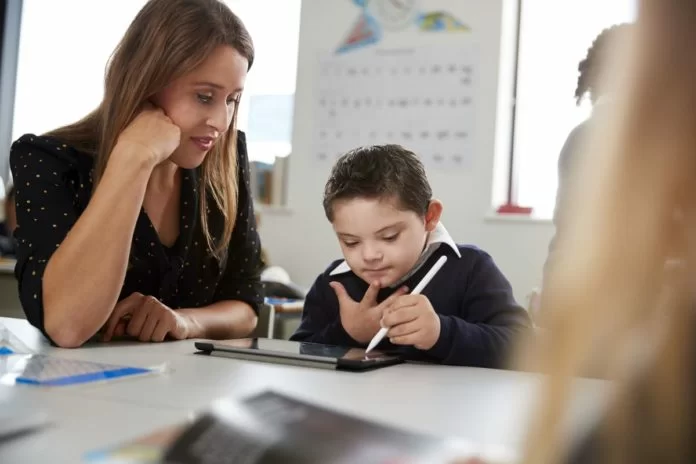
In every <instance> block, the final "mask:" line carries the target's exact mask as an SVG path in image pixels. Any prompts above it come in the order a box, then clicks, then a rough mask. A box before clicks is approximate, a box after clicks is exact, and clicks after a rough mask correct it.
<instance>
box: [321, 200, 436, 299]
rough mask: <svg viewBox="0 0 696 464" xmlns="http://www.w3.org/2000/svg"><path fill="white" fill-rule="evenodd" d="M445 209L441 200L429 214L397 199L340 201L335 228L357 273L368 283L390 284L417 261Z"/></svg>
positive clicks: (347, 258) (432, 205) (334, 213)
mask: <svg viewBox="0 0 696 464" xmlns="http://www.w3.org/2000/svg"><path fill="white" fill-rule="evenodd" d="M441 212H442V204H441V203H440V202H439V201H437V200H433V201H432V202H431V204H430V207H429V208H428V213H427V214H426V216H425V217H422V216H420V215H418V214H416V213H415V212H413V211H407V210H403V209H401V208H399V203H398V200H397V199H395V198H386V199H385V198H381V199H380V198H353V199H348V200H338V201H336V202H335V203H334V204H333V217H334V220H333V228H334V231H335V232H336V236H337V237H338V242H339V243H340V245H341V250H342V251H343V257H344V258H345V260H346V261H347V262H348V265H349V266H350V268H351V269H352V270H353V272H354V273H355V274H356V275H357V276H358V277H360V278H361V279H363V280H364V281H365V282H368V283H372V282H379V285H380V287H388V286H390V285H392V284H393V283H395V282H397V281H398V280H399V279H400V278H401V277H403V276H404V275H406V274H407V273H408V272H409V271H410V270H411V268H412V267H413V266H414V265H415V264H416V261H418V257H419V256H420V254H421V252H422V251H423V248H424V247H425V242H426V239H427V236H428V232H430V231H431V230H433V229H434V228H435V227H436V226H437V223H438V221H439V220H440V214H441Z"/></svg>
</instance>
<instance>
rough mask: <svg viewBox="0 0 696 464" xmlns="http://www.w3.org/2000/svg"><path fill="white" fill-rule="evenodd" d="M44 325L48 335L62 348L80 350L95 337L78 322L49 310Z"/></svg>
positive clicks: (45, 310)
mask: <svg viewBox="0 0 696 464" xmlns="http://www.w3.org/2000/svg"><path fill="white" fill-rule="evenodd" d="M43 323H44V331H45V332H46V335H48V337H49V338H50V339H51V341H53V343H55V344H56V345H57V346H58V347H60V348H79V347H81V346H82V345H84V344H85V342H87V340H89V339H90V338H91V337H92V335H94V333H92V331H91V330H89V329H87V328H85V327H81V326H80V325H79V324H78V323H77V322H76V321H74V320H70V319H68V318H65V317H64V316H58V313H57V312H56V311H51V310H50V309H48V308H45V309H44V320H43Z"/></svg>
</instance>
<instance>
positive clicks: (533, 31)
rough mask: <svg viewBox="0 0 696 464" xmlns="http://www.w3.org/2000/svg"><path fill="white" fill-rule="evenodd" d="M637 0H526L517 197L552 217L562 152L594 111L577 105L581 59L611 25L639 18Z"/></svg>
mask: <svg viewBox="0 0 696 464" xmlns="http://www.w3.org/2000/svg"><path fill="white" fill-rule="evenodd" d="M636 8H637V6H636V0H612V1H610V2H608V1H606V0H564V1H559V0H529V1H525V0H521V18H520V31H519V47H518V65H517V107H516V114H515V133H514V138H513V141H512V144H513V157H514V160H513V161H514V162H513V165H514V166H515V169H514V170H512V169H511V174H510V175H511V176H514V178H513V179H512V180H513V181H514V182H513V184H514V185H515V191H513V192H512V193H513V200H514V202H515V203H516V204H518V205H520V206H531V207H532V208H533V209H534V212H533V214H534V216H535V217H539V218H550V217H551V216H552V214H553V209H554V205H555V199H556V187H557V183H558V173H557V162H558V154H559V152H560V150H561V147H562V146H563V144H564V142H565V140H566V137H567V136H568V134H569V133H570V131H571V130H572V129H573V128H574V127H575V126H576V125H577V124H579V123H580V122H581V121H583V120H584V119H585V118H587V116H589V114H590V110H591V108H590V105H589V103H587V102H584V103H583V104H582V105H581V106H579V107H578V106H576V104H575V98H574V94H575V87H576V84H577V76H578V73H577V69H578V63H579V62H580V61H581V60H582V59H583V58H584V57H585V55H586V53H587V49H588V48H589V47H590V45H591V44H592V42H593V40H594V38H595V37H596V36H597V35H598V34H599V33H600V32H601V31H602V30H603V29H605V28H607V27H609V26H612V25H614V24H618V23H622V22H630V21H633V20H635V16H636Z"/></svg>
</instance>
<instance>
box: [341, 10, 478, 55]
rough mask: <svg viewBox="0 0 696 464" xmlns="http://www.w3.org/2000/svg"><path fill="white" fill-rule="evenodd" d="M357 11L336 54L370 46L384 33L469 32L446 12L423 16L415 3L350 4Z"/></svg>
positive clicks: (434, 12)
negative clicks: (356, 8) (410, 30)
mask: <svg viewBox="0 0 696 464" xmlns="http://www.w3.org/2000/svg"><path fill="white" fill-rule="evenodd" d="M351 1H352V3H353V4H354V5H355V6H356V7H358V8H359V9H360V13H359V16H358V18H357V19H356V20H355V22H354V23H353V24H352V25H351V28H350V29H349V31H348V33H347V34H346V36H345V37H344V39H343V40H342V41H341V43H340V45H339V46H338V48H337V49H336V53H337V54H341V53H346V52H349V51H353V50H356V49H359V48H363V47H368V46H373V45H375V44H377V43H379V42H380V40H381V39H382V37H383V34H384V31H389V32H400V31H404V30H406V29H409V28H416V29H417V30H418V31H420V32H446V33H447V32H470V31H471V28H470V27H469V26H468V25H466V24H465V23H463V22H462V21H460V20H459V19H457V18H456V17H455V16H454V15H453V14H452V13H450V12H447V11H432V12H425V13H423V12H422V10H421V8H420V7H419V1H418V0H351Z"/></svg>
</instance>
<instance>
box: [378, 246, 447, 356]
mask: <svg viewBox="0 0 696 464" xmlns="http://www.w3.org/2000/svg"><path fill="white" fill-rule="evenodd" d="M445 261H447V256H440V259H438V260H437V261H436V262H435V264H433V267H431V268H430V270H429V271H428V273H427V274H425V276H424V277H423V278H422V279H421V281H420V282H418V285H416V288H414V289H413V291H412V292H411V295H418V294H420V292H422V291H423V289H424V288H425V286H426V285H428V284H429V283H430V281H431V280H432V279H433V277H435V274H437V271H439V270H440V268H441V267H442V266H444V265H445ZM387 332H389V328H388V327H382V328H381V329H379V332H377V335H375V336H374V337H373V338H372V341H370V344H369V345H367V349H366V350H365V354H367V353H369V352H370V351H372V350H373V349H374V347H376V346H377V345H379V342H381V341H382V339H383V338H384V337H385V336H386V335H387Z"/></svg>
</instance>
